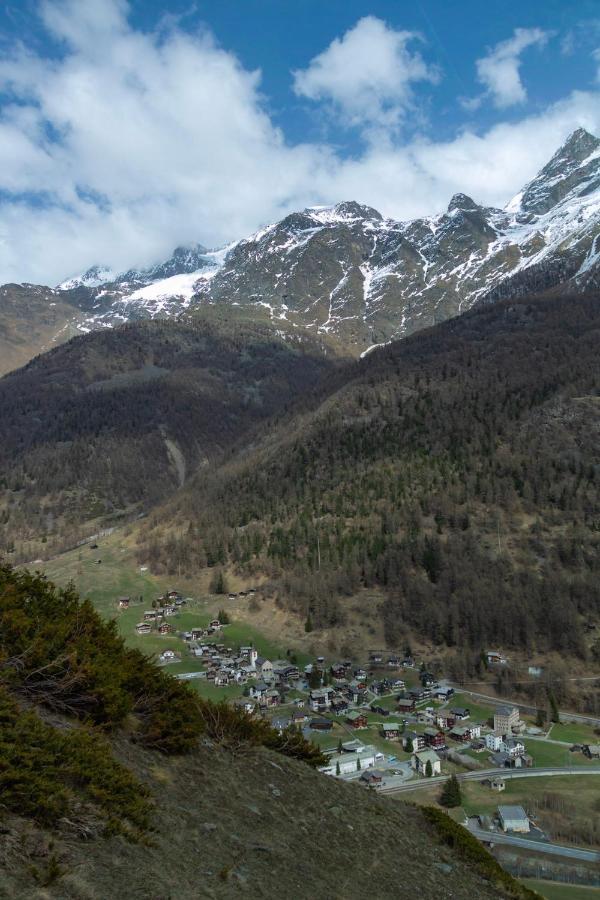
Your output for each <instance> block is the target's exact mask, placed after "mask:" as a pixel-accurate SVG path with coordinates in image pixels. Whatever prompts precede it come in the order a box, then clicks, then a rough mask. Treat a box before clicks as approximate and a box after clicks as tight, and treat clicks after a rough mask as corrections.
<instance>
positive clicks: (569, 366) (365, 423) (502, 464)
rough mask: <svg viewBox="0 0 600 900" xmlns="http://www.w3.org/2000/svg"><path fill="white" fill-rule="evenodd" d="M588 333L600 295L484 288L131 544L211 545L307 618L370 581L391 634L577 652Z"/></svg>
mask: <svg viewBox="0 0 600 900" xmlns="http://www.w3.org/2000/svg"><path fill="white" fill-rule="evenodd" d="M599 346H600V305H599V303H598V300H597V298H596V297H595V296H589V297H565V298H561V299H540V300H537V301H516V302H512V303H508V302H504V303H498V304H493V305H491V306H489V307H483V308H480V309H478V310H477V311H472V312H471V313H468V314H466V315H464V316H462V317H459V318H456V319H454V320H452V321H450V322H446V323H443V324H442V325H439V326H436V327H435V328H433V329H431V330H428V331H425V332H423V333H421V334H418V335H414V336H413V337H411V338H409V339H406V340H404V341H400V342H396V343H394V344H392V345H390V346H389V347H388V348H386V349H385V350H381V351H379V352H377V353H374V354H372V355H370V356H369V357H367V359H365V360H364V361H362V362H361V363H360V364H354V365H352V366H350V368H349V369H347V370H345V371H344V372H342V373H340V375H339V377H338V380H337V382H336V381H335V380H330V383H329V385H328V387H327V388H326V389H324V391H323V392H322V395H321V398H320V400H317V401H316V402H314V401H313V402H312V403H305V404H304V406H303V407H302V408H301V409H300V410H298V411H296V413H295V415H294V416H292V417H290V418H288V419H287V420H284V421H283V422H279V423H277V424H276V425H275V426H274V427H273V428H272V429H271V430H270V431H268V432H267V433H266V434H265V437H264V439H263V441H262V442H261V443H260V444H259V445H258V446H257V448H256V451H255V453H254V455H253V456H252V457H250V458H248V457H245V458H244V459H243V460H242V459H238V460H233V461H232V462H227V463H226V464H225V465H224V466H223V467H222V468H221V469H217V470H213V471H206V472H204V473H197V474H196V476H195V477H194V479H192V480H191V482H190V484H189V485H188V486H187V487H186V489H185V490H184V492H183V493H182V494H181V495H179V496H178V497H176V498H174V500H173V501H172V502H171V503H170V504H169V505H168V506H167V508H165V509H163V510H162V511H161V513H160V515H157V516H156V517H151V518H150V519H149V521H148V522H147V523H146V524H145V525H143V526H142V527H141V533H142V545H141V550H140V559H143V560H144V561H145V562H147V563H150V564H157V563H158V562H160V563H161V564H162V565H164V566H166V567H167V569H168V566H169V561H168V560H169V558H172V557H174V556H177V558H182V559H185V560H186V565H187V567H188V569H189V570H193V569H194V567H195V568H196V569H201V568H203V567H205V566H206V564H207V559H208V560H209V559H211V558H214V556H215V552H216V550H215V548H218V552H219V553H220V554H221V555H225V556H228V557H229V559H230V560H231V564H232V565H234V566H236V567H240V566H241V567H244V566H248V567H251V568H252V571H256V570H257V568H260V569H262V570H263V571H264V573H265V574H267V575H268V576H270V577H271V579H272V591H273V593H275V594H277V595H278V596H279V598H280V601H281V602H283V603H285V604H286V605H287V607H288V608H289V609H291V610H292V611H294V612H295V613H296V614H298V615H300V616H302V618H305V619H307V620H310V622H311V624H312V626H313V627H318V626H323V627H334V628H335V626H337V625H339V624H340V623H342V622H343V621H344V617H345V612H344V610H345V602H346V601H345V600H344V598H345V597H349V596H353V595H355V594H356V593H357V592H360V590H361V589H362V588H364V587H367V588H371V589H373V588H375V589H379V590H380V592H381V597H382V603H381V606H380V608H379V610H378V613H377V614H378V615H380V616H382V617H383V619H384V622H385V627H386V634H387V637H388V641H389V643H390V645H391V646H394V647H398V646H402V645H403V643H402V642H403V641H406V640H409V639H410V637H411V634H412V635H413V636H416V637H417V638H418V639H420V640H423V639H425V640H426V641H428V642H430V643H431V645H432V646H434V647H435V646H436V645H437V646H444V645H445V646H450V647H468V648H472V650H473V651H477V652H479V651H480V649H481V647H483V646H486V645H496V644H500V645H502V646H503V647H511V646H513V647H519V648H526V649H527V650H529V651H532V652H533V651H535V650H536V649H537V650H540V651H546V650H558V651H560V652H561V653H563V654H578V655H581V656H585V654H586V653H587V652H588V639H587V638H586V634H587V632H586V631H585V624H586V621H587V620H588V619H589V621H590V622H593V623H595V624H598V623H599V622H600V591H599V588H598V584H599V581H598V575H599V574H600V570H599V568H598V560H599V558H600V557H599V555H598V551H599V550H600V539H599V537H598V509H599V508H600V497H599V485H600V481H599V472H598V466H597V446H598V440H599V439H600V396H599V395H600V362H599V359H600V357H599V355H598V347H599ZM342 376H343V377H342ZM165 527H167V528H169V532H170V534H169V541H168V542H163V544H162V546H163V549H162V551H161V549H160V548H161V536H162V532H163V529H164V528H165ZM174 528H175V530H176V531H177V534H178V537H177V539H175V538H173V530H174ZM149 548H151V551H150V549H149ZM167 548H168V549H167Z"/></svg>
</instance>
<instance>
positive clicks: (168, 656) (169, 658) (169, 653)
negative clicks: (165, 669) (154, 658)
mask: <svg viewBox="0 0 600 900" xmlns="http://www.w3.org/2000/svg"><path fill="white" fill-rule="evenodd" d="M158 658H159V659H160V661H161V662H173V660H174V659H176V658H177V657H176V656H175V653H174V651H173V650H163V652H162V653H160V654H159V657H158Z"/></svg>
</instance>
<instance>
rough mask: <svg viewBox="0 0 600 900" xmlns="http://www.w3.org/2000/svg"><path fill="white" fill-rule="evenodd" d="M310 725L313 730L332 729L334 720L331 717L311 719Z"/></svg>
mask: <svg viewBox="0 0 600 900" xmlns="http://www.w3.org/2000/svg"><path fill="white" fill-rule="evenodd" d="M309 727H310V728H311V729H312V731H331V729H332V728H333V722H331V721H330V720H329V719H311V720H310V723H309Z"/></svg>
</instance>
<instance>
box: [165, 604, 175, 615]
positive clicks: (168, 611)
mask: <svg viewBox="0 0 600 900" xmlns="http://www.w3.org/2000/svg"><path fill="white" fill-rule="evenodd" d="M163 612H164V614H165V616H176V615H177V613H178V612H179V610H178V609H177V607H176V606H165V607H163Z"/></svg>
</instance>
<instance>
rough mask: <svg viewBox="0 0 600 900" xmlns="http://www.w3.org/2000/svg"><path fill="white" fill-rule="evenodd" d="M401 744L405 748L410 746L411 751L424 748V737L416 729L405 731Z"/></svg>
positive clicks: (414, 751) (407, 748)
mask: <svg viewBox="0 0 600 900" xmlns="http://www.w3.org/2000/svg"><path fill="white" fill-rule="evenodd" d="M402 746H403V747H404V749H405V750H409V749H410V748H412V751H413V753H416V752H417V751H418V750H424V749H425V738H424V737H423V735H422V734H418V732H416V731H405V732H404V734H403V735H402Z"/></svg>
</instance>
